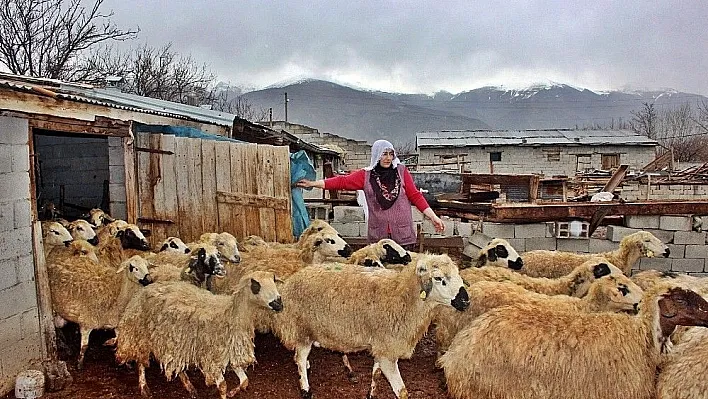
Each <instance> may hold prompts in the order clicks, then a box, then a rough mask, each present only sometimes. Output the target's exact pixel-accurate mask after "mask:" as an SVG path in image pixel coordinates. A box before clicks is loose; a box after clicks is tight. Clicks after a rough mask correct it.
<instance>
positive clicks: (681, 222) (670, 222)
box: [659, 216, 693, 231]
mask: <svg viewBox="0 0 708 399" xmlns="http://www.w3.org/2000/svg"><path fill="white" fill-rule="evenodd" d="M659 228H660V229H662V230H672V231H691V229H692V228H693V219H692V218H691V217H690V216H661V217H660V221H659Z"/></svg>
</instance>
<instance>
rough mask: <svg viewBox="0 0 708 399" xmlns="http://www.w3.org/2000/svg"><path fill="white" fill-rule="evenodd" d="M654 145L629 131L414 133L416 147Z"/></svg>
mask: <svg viewBox="0 0 708 399" xmlns="http://www.w3.org/2000/svg"><path fill="white" fill-rule="evenodd" d="M657 144H658V143H657V141H656V140H652V139H650V138H649V137H646V136H642V135H639V134H636V133H634V132H633V131H631V130H562V129H561V130H499V131H495V130H442V131H434V132H421V133H418V134H416V145H417V147H418V148H421V147H481V146H504V145H514V146H546V145H648V146H654V145H657Z"/></svg>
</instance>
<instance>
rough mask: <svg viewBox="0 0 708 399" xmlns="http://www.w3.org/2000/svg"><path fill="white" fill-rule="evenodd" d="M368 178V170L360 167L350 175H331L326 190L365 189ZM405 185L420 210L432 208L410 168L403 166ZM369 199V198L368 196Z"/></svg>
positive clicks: (408, 194) (407, 194)
mask: <svg viewBox="0 0 708 399" xmlns="http://www.w3.org/2000/svg"><path fill="white" fill-rule="evenodd" d="M365 178H366V171H365V170H364V169H359V170H357V171H355V172H352V173H351V174H348V175H342V176H335V177H330V178H329V179H325V181H324V183H325V190H363V189H364V179H365ZM403 185H404V186H405V189H406V196H407V197H408V200H409V201H410V202H411V204H413V205H415V207H416V208H418V210H419V211H421V212H423V211H424V210H426V209H428V208H430V205H428V201H426V200H425V197H423V194H422V193H421V192H420V191H418V188H417V187H416V186H415V183H414V182H413V176H411V174H410V172H408V169H406V168H405V167H404V168H403ZM367 199H368V198H367Z"/></svg>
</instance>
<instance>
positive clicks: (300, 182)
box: [295, 179, 314, 188]
mask: <svg viewBox="0 0 708 399" xmlns="http://www.w3.org/2000/svg"><path fill="white" fill-rule="evenodd" d="M313 183H314V182H313V181H312V180H307V179H302V180H298V181H297V183H295V186H296V187H301V188H308V187H312V186H313Z"/></svg>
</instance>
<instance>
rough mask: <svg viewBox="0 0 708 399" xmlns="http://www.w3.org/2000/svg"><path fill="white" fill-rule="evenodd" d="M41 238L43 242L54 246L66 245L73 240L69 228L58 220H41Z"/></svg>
mask: <svg viewBox="0 0 708 399" xmlns="http://www.w3.org/2000/svg"><path fill="white" fill-rule="evenodd" d="M42 239H43V241H44V244H46V245H50V246H54V247H59V246H62V245H64V246H67V247H68V246H69V244H71V242H72V241H74V237H72V236H71V233H69V230H67V229H66V227H64V226H62V225H61V223H59V222H42Z"/></svg>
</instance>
